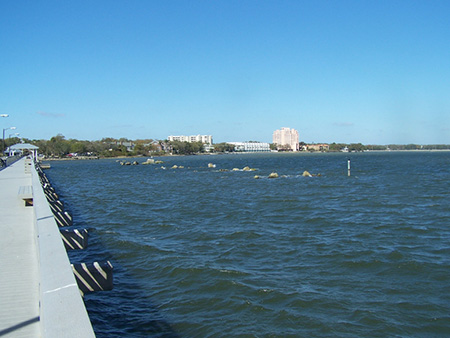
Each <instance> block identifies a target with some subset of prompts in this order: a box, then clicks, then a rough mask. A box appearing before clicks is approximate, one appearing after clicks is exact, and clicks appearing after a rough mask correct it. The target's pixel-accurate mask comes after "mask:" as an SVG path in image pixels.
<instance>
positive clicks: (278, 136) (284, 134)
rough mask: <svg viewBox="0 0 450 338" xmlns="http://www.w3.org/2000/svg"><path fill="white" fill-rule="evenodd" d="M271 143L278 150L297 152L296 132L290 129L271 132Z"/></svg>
mask: <svg viewBox="0 0 450 338" xmlns="http://www.w3.org/2000/svg"><path fill="white" fill-rule="evenodd" d="M273 143H276V144H277V148H278V149H283V148H285V147H287V148H288V149H289V150H292V151H298V147H299V146H298V131H297V130H295V129H291V128H284V127H283V128H281V129H278V130H275V131H274V132H273Z"/></svg>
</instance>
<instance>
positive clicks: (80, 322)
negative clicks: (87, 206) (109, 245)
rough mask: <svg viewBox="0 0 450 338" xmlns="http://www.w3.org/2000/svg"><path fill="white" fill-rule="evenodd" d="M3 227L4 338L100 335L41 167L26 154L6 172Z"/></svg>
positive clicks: (0, 193)
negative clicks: (42, 182) (52, 207)
mask: <svg viewBox="0 0 450 338" xmlns="http://www.w3.org/2000/svg"><path fill="white" fill-rule="evenodd" d="M26 199H29V200H32V204H33V205H31V206H26V203H25V200H26ZM0 231H1V235H0V337H2V338H3V337H45V338H47V337H95V334H94V332H93V330H92V325H91V323H90V320H89V317H88V315H87V312H86V308H85V307H84V303H83V300H82V298H81V296H80V293H79V290H78V287H77V284H76V281H75V277H74V275H73V271H72V268H71V266H70V262H69V259H68V257H67V253H66V251H65V249H64V245H63V243H62V240H61V236H60V234H59V229H58V227H57V225H56V222H55V220H54V218H53V215H52V213H51V210H50V208H49V206H48V203H47V200H46V198H45V195H44V192H43V190H42V186H41V185H40V181H39V177H38V175H37V173H36V169H35V168H34V164H33V163H32V162H31V161H29V162H26V159H25V158H22V159H21V160H19V161H17V162H16V163H14V164H12V165H10V166H8V167H7V168H5V169H3V170H1V171H0Z"/></svg>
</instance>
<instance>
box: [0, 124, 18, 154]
mask: <svg viewBox="0 0 450 338" xmlns="http://www.w3.org/2000/svg"><path fill="white" fill-rule="evenodd" d="M9 129H11V130H14V129H16V127H9V128H3V139H2V153H4V152H5V131H6V130H9Z"/></svg>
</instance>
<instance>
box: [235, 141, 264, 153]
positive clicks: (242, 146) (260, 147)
mask: <svg viewBox="0 0 450 338" xmlns="http://www.w3.org/2000/svg"><path fill="white" fill-rule="evenodd" d="M227 143H229V144H233V145H234V151H242V152H248V153H255V152H264V151H270V144H269V143H264V142H227Z"/></svg>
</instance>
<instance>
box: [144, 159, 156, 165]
mask: <svg viewBox="0 0 450 338" xmlns="http://www.w3.org/2000/svg"><path fill="white" fill-rule="evenodd" d="M154 163H155V160H154V159H153V158H149V159H147V161H145V162H142V164H154Z"/></svg>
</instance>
